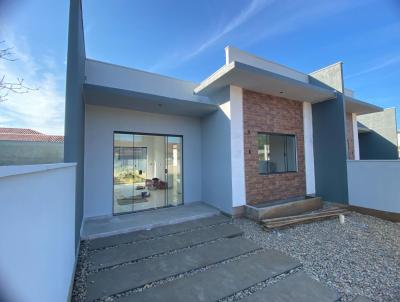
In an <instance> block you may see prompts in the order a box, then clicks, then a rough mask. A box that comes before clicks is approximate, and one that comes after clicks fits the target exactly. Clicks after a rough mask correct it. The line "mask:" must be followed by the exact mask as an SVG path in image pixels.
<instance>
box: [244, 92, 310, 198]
mask: <svg viewBox="0 0 400 302" xmlns="http://www.w3.org/2000/svg"><path fill="white" fill-rule="evenodd" d="M243 127H244V148H245V182H246V196H247V203H249V204H257V203H261V202H266V201H273V200H280V199H287V198H290V197H296V196H304V195H305V194H306V181H305V164H304V130H303V103H302V102H298V101H293V100H289V99H285V98H281V97H275V96H271V95H267V94H260V93H257V92H253V91H248V90H244V91H243ZM258 132H270V133H282V134H294V135H296V141H297V150H296V152H297V168H298V172H291V173H282V174H270V175H260V174H259V173H258V149H257V148H258V147H257V133H258Z"/></svg>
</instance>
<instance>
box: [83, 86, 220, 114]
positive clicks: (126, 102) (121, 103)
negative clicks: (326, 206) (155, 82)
mask: <svg viewBox="0 0 400 302" xmlns="http://www.w3.org/2000/svg"><path fill="white" fill-rule="evenodd" d="M83 93H84V100H85V103H86V104H89V105H97V106H106V107H114V108H122V109H130V110H136V111H144V112H154V113H160V114H172V115H183V116H191V117H202V116H205V115H207V114H210V113H212V112H214V111H217V110H218V106H217V105H216V104H213V103H209V102H207V103H206V102H200V101H190V100H184V99H176V98H170V97H166V96H161V95H155V94H149V93H143V92H138V91H129V90H124V89H117V88H113V87H107V86H98V85H92V84H84V86H83Z"/></svg>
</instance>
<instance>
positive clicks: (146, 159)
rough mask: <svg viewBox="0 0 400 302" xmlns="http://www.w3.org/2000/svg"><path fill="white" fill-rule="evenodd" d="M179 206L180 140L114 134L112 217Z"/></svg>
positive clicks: (146, 135) (167, 137)
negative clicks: (113, 215)
mask: <svg viewBox="0 0 400 302" xmlns="http://www.w3.org/2000/svg"><path fill="white" fill-rule="evenodd" d="M182 203H183V194H182V137H180V136H164V135H148V134H135V133H118V132H116V133H114V202H113V206H114V214H120V213H128V212H136V211H141V210H146V209H153V208H160V207H165V206H176V205H180V204H182Z"/></svg>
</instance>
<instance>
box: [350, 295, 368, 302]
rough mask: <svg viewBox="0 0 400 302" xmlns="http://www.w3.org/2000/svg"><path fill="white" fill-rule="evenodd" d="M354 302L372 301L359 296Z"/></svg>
mask: <svg viewBox="0 0 400 302" xmlns="http://www.w3.org/2000/svg"><path fill="white" fill-rule="evenodd" d="M352 302H371V300H370V299H367V298H365V297H362V296H357V297H356V298H355V299H354V300H353V301H352Z"/></svg>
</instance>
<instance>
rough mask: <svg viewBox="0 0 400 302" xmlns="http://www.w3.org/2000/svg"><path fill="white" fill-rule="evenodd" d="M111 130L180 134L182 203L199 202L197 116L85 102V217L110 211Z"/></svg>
mask: <svg viewBox="0 0 400 302" xmlns="http://www.w3.org/2000/svg"><path fill="white" fill-rule="evenodd" d="M114 131H127V132H142V133H157V134H170V135H182V136H183V186H184V187H183V193H184V203H190V202H195V201H202V189H201V188H202V173H203V165H202V151H201V150H202V139H201V138H202V132H201V122H200V119H199V118H193V117H184V116H177V115H164V114H156V113H147V112H139V111H134V110H127V109H117V108H110V107H102V106H93V105H86V129H85V150H86V152H85V208H84V214H85V218H87V217H94V216H102V215H111V214H112V206H113V133H114ZM210 148H213V146H212V145H210ZM211 155H213V154H211ZM211 158H212V157H211ZM211 187H218V185H215V183H213V186H211Z"/></svg>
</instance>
